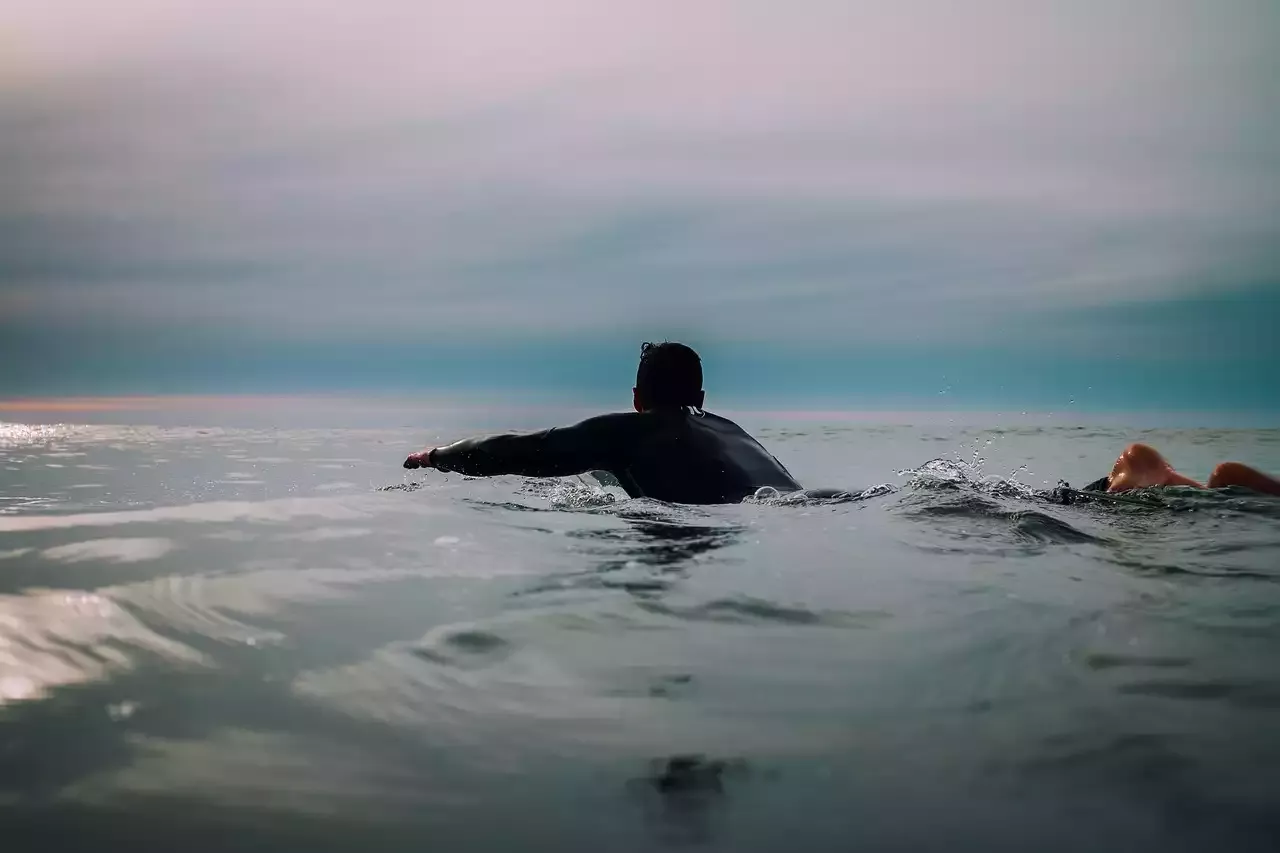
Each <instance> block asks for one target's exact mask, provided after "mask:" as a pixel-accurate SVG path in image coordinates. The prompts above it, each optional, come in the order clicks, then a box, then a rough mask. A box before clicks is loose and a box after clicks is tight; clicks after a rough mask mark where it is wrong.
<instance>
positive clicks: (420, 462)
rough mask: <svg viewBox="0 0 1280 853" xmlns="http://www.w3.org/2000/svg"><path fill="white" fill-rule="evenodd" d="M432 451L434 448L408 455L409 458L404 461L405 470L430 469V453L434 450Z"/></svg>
mask: <svg viewBox="0 0 1280 853" xmlns="http://www.w3.org/2000/svg"><path fill="white" fill-rule="evenodd" d="M434 449H435V448H430V449H427V450H424V451H422V452H421V453H410V454H409V458H408V459H406V460H404V467H406V468H430V467H432V465H431V451H432V450H434Z"/></svg>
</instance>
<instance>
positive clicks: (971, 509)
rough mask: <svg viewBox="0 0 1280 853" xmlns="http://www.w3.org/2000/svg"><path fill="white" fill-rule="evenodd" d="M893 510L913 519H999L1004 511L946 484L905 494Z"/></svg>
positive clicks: (959, 488) (998, 505)
mask: <svg viewBox="0 0 1280 853" xmlns="http://www.w3.org/2000/svg"><path fill="white" fill-rule="evenodd" d="M894 508H895V509H897V510H899V511H901V512H902V513H903V514H904V515H908V516H911V517H914V518H923V519H929V518H952V517H962V518H1002V517H1005V516H1006V515H1007V511H1006V510H1005V509H1004V507H1002V506H1001V505H1000V504H999V503H998V502H996V501H995V500H992V499H991V498H988V497H986V496H984V495H981V494H979V493H977V492H974V491H970V490H966V489H962V488H961V487H959V486H954V485H950V484H948V485H946V486H945V487H943V488H940V489H930V490H928V491H920V492H915V493H908V494H907V495H905V496H904V497H903V498H902V499H901V500H899V501H898V502H897V503H896V504H895V505H894Z"/></svg>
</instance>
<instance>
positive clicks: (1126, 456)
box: [1107, 444, 1204, 492]
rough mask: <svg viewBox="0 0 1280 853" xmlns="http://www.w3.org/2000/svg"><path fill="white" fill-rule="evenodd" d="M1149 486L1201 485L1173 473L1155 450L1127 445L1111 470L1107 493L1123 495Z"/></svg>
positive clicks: (1201, 487) (1170, 466)
mask: <svg viewBox="0 0 1280 853" xmlns="http://www.w3.org/2000/svg"><path fill="white" fill-rule="evenodd" d="M1152 486H1191V487H1193V488H1197V489H1203V488H1204V486H1202V485H1200V484H1199V483H1197V482H1196V481H1195V480H1192V479H1190V478H1189V477H1184V476H1182V475H1181V474H1179V473H1178V472H1177V471H1175V470H1173V466H1172V465H1170V464H1169V463H1168V462H1167V461H1165V458H1164V457H1163V456H1161V455H1160V453H1159V452H1158V451H1156V449H1155V448H1153V447H1150V446H1149V445H1146V444H1131V445H1129V446H1128V447H1126V448H1125V449H1124V452H1123V453H1121V454H1120V458H1119V459H1117V460H1116V464H1115V465H1114V466H1113V467H1112V469H1111V482H1110V485H1108V487H1107V491H1108V492H1125V491H1128V490H1130V489H1146V488H1151V487H1152Z"/></svg>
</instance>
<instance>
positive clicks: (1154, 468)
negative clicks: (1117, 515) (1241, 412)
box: [1084, 444, 1280, 495]
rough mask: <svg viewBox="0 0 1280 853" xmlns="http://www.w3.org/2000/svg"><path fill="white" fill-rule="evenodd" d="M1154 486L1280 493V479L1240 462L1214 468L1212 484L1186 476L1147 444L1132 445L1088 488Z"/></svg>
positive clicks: (1113, 489)
mask: <svg viewBox="0 0 1280 853" xmlns="http://www.w3.org/2000/svg"><path fill="white" fill-rule="evenodd" d="M1153 486H1190V487H1191V488H1193V489H1205V488H1208V489H1220V488H1224V487H1226V486H1243V487H1244V488H1246V489H1252V490H1253V491H1255V492H1261V493H1262V494H1266V495H1280V480H1277V479H1276V478H1274V477H1270V476H1268V475H1266V474H1263V473H1262V472H1261V471H1258V470H1256V469H1254V468H1250V467H1249V466H1248V465H1242V464H1241V463H1239V462H1223V463H1222V464H1221V465H1219V466H1218V467H1216V468H1214V469H1213V473H1211V474H1210V475H1209V481H1208V484H1207V485H1206V484H1201V483H1198V482H1196V481H1195V480H1193V479H1191V478H1190V477H1184V476H1183V475H1182V474H1179V473H1178V472H1177V471H1175V470H1174V469H1173V466H1172V465H1170V464H1169V463H1168V462H1167V461H1166V460H1165V458H1164V457H1163V456H1161V455H1160V453H1159V452H1158V451H1157V450H1156V449H1155V448H1153V447H1151V446H1149V445H1146V444H1131V445H1129V446H1128V447H1126V448H1125V449H1124V452H1123V453H1121V454H1120V457H1119V458H1118V459H1116V464H1115V465H1114V466H1113V467H1112V468H1111V473H1110V474H1108V475H1107V476H1106V477H1102V478H1101V479H1099V480H1096V481H1095V482H1093V483H1090V484H1089V485H1088V486H1086V487H1085V488H1084V491H1093V492H1111V493H1116V492H1127V491H1130V490H1132V489H1146V488H1151V487H1153Z"/></svg>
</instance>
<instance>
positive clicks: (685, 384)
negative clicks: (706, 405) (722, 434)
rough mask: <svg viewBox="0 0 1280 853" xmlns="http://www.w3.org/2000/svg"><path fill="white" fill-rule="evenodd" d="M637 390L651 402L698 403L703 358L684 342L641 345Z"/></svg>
mask: <svg viewBox="0 0 1280 853" xmlns="http://www.w3.org/2000/svg"><path fill="white" fill-rule="evenodd" d="M636 391H637V393H638V394H639V395H640V397H641V398H642V399H643V400H644V401H645V403H647V404H648V405H650V406H701V405H702V359H700V358H698V354H697V353H696V352H694V351H693V350H692V349H690V348H689V347H687V346H685V345H684V344H677V343H672V342H671V341H664V342H663V343H660V344H651V343H649V342H647V341H646V342H645V343H643V344H641V345H640V367H639V368H637V370H636Z"/></svg>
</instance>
